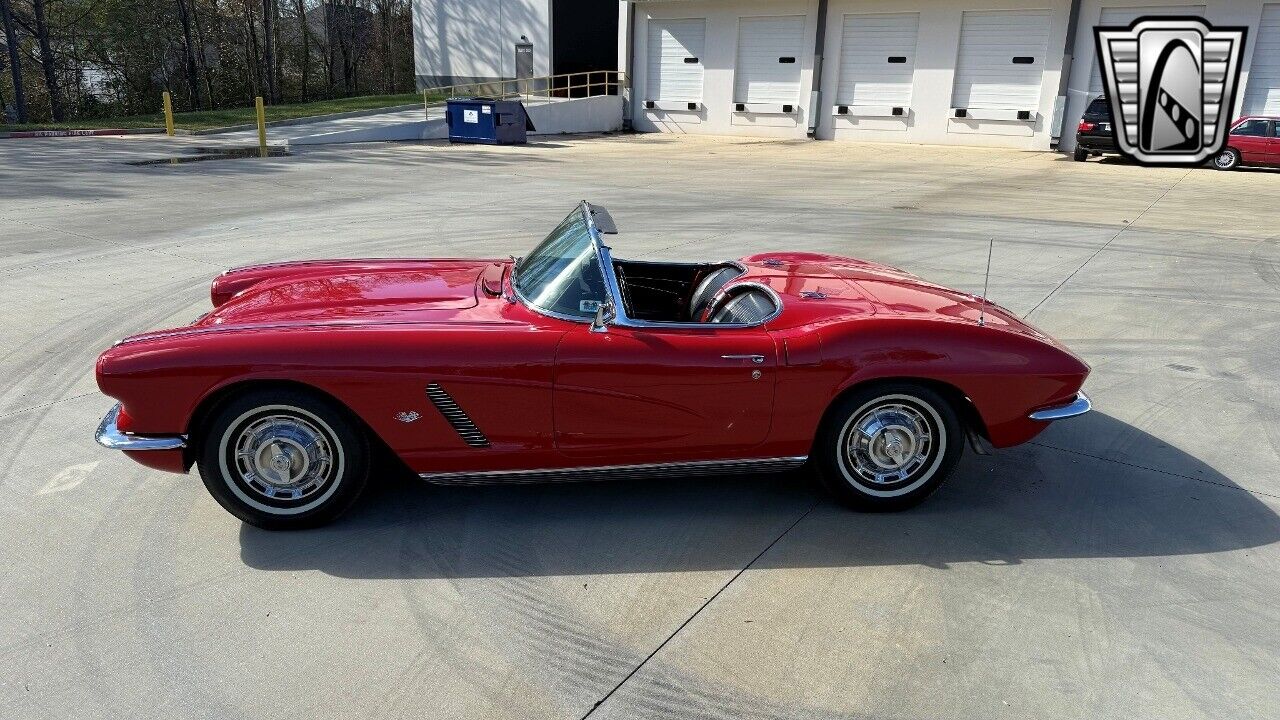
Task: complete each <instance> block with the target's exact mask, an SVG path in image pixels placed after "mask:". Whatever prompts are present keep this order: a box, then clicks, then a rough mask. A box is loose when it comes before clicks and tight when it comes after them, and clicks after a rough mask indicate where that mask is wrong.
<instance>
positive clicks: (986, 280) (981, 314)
mask: <svg viewBox="0 0 1280 720" xmlns="http://www.w3.org/2000/svg"><path fill="white" fill-rule="evenodd" d="M995 247H996V239H995V236H992V237H989V238H987V274H986V275H985V276H983V278H982V305H981V306H980V307H979V309H978V327H982V326H984V325H986V324H987V288H988V287H989V286H990V284H991V251H992V250H995Z"/></svg>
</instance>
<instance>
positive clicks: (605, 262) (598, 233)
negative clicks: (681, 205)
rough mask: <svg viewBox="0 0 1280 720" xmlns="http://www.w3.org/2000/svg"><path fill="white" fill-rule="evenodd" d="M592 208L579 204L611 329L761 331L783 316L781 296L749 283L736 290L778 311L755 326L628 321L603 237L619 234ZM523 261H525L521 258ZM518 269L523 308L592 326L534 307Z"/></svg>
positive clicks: (513, 274)
mask: <svg viewBox="0 0 1280 720" xmlns="http://www.w3.org/2000/svg"><path fill="white" fill-rule="evenodd" d="M593 207H595V206H593V205H592V204H591V203H589V202H587V201H586V200H583V201H581V202H580V203H579V204H578V208H577V211H578V212H580V213H582V215H583V217H584V218H585V219H586V223H587V233H588V235H589V236H590V239H591V246H592V249H593V250H594V251H595V254H596V263H597V265H598V266H599V269H600V274H601V275H603V276H604V286H605V292H606V293H607V294H608V296H609V297H608V302H609V303H610V304H611V305H612V306H613V315H614V317H613V320H612V321H611V322H610V323H609V325H610V326H616V327H626V328H635V329H639V328H645V329H651V330H666V329H686V330H704V331H714V330H731V329H742V328H753V327H760V326H762V325H764V324H766V323H768V322H770V321H771V320H773V319H774V318H776V317H778V316H779V315H781V314H782V298H780V297H779V296H778V293H777V292H775V291H774V289H773V288H771V287H769V286H768V285H765V284H763V283H759V282H755V281H747V282H739V283H735V284H734V287H751V288H755V289H758V290H760V291H762V292H764V293H767V294H768V295H769V297H770V299H771V300H773V305H774V308H775V309H774V311H773V313H771V314H770V315H769V316H768V317H766V318H764V319H762V320H761V321H760V322H755V323H703V322H656V321H653V320H637V319H635V318H632V317H629V316H628V315H627V309H626V305H625V303H623V302H622V286H621V285H620V284H619V282H618V274H617V271H616V269H615V268H614V266H613V250H612V248H610V247H609V246H608V245H606V244H605V242H604V235H605V234H606V232H607V233H609V234H613V233H616V232H617V230H616V228H614V227H613V226H612V222H613V220H612V218H611V217H610V218H609V220H608V222H609V223H610V225H609V227H608V228H607V229H605V230H602V229H601V228H600V226H599V225H597V223H596V220H595V217H594V215H593V213H592V208H593ZM600 210H601V211H604V208H600ZM604 212H605V213H606V217H608V216H607V211H604ZM525 257H526V258H527V257H528V256H525ZM521 259H522V260H523V259H525V258H521ZM730 264H732V265H735V266H737V267H739V268H742V270H743V272H745V271H746V268H745V267H743V266H742V264H741V263H739V262H736V261H731V263H730ZM517 269H518V268H517V267H516V263H514V262H513V263H512V265H511V280H510V282H511V292H512V293H513V294H514V295H515V297H516V298H517V299H518V300H519V301H520V304H521V305H523V306H524V307H526V308H528V309H529V310H531V311H533V312H536V313H538V314H539V315H545V316H547V317H550V318H555V319H557V320H564V321H567V322H573V323H579V324H581V325H590V324H591V323H592V320H593V318H589V317H579V316H576V315H568V314H566V313H561V312H556V311H555V310H548V309H546V308H542V307H539V306H537V305H535V304H534V303H533V302H531V301H530V300H529V298H527V297H525V295H524V293H522V292H520V289H519V288H518V287H517V286H516V282H515V278H516V270H517ZM723 292H724V291H723V290H722V291H720V293H717V297H718V296H719V295H720V294H723Z"/></svg>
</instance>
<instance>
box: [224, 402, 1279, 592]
mask: <svg viewBox="0 0 1280 720" xmlns="http://www.w3.org/2000/svg"><path fill="white" fill-rule="evenodd" d="M1072 422H1076V423H1090V424H1091V425H1090V426H1089V427H1088V428H1081V430H1087V432H1083V433H1079V434H1076V433H1073V434H1071V435H1070V436H1069V437H1094V438H1097V437H1107V436H1118V435H1122V436H1123V437H1124V438H1125V444H1124V446H1125V458H1126V459H1125V460H1124V462H1116V461H1109V460H1103V459H1100V458H1098V457H1093V456H1092V455H1093V454H1094V453H1090V451H1089V450H1088V449H1086V448H1072V449H1071V450H1064V449H1057V448H1054V447H1049V446H1048V445H1047V444H1040V443H1034V444H1028V445H1024V446H1022V447H1019V448H1013V449H1009V450H1003V451H997V454H996V455H994V456H990V457H983V456H977V455H974V454H973V453H967V454H966V456H965V460H964V461H963V462H962V463H961V464H960V467H959V468H958V469H957V471H956V474H955V475H954V476H953V477H952V478H951V479H950V481H949V482H948V483H947V484H946V485H945V486H944V487H943V489H942V490H941V491H940V492H939V493H938V494H937V495H935V496H934V497H933V498H931V499H929V500H928V501H927V502H926V503H925V504H923V505H921V506H919V507H917V508H915V509H913V510H910V511H907V512H903V513H893V514H879V515H877V514H859V513H855V512H851V511H847V510H844V509H843V508H841V507H839V506H837V505H835V504H834V503H832V502H830V501H828V500H825V499H823V498H822V496H821V495H820V494H819V493H817V492H816V491H814V490H813V489H812V487H811V484H810V483H809V482H807V481H806V479H805V476H803V475H801V474H798V473H797V474H790V475H782V476H779V475H773V476H761V477H739V478H715V479H705V478H704V479H694V478H691V479H686V480H682V479H667V480H649V481H634V482H612V483H595V484H590V483H584V484H567V485H535V486H489V487H478V488H477V487H468V488H463V487H459V488H447V487H433V486H428V485H425V484H421V483H418V482H416V481H413V480H407V479H403V478H399V479H394V480H390V481H383V482H381V483H379V482H378V478H374V479H373V481H374V485H375V487H374V488H372V489H371V491H370V492H369V493H368V494H367V495H366V496H365V498H364V499H363V500H362V501H361V503H359V504H358V505H357V506H356V508H354V509H353V510H352V511H351V513H350V514H348V515H347V516H345V517H343V518H342V519H340V520H339V521H337V522H336V523H334V524H333V525H330V526H328V527H325V528H321V529H318V530H311V531H305V532H295V533H272V532H265V531H262V530H258V529H256V528H253V527H250V526H247V525H246V526H243V527H242V529H241V532H240V543H241V556H242V558H243V560H244V562H245V563H246V564H247V565H248V566H250V567H254V568H258V569H262V570H287V571H294V570H302V569H308V570H320V571H322V572H325V573H328V574H331V575H334V576H339V577H351V578H389V579H392V578H394V579H405V578H469V577H475V578H481V577H513V576H551V575H555V576H560V575H597V574H609V573H633V572H671V571H691V570H694V571H696V570H726V569H738V568H742V567H743V566H745V565H747V564H748V563H750V562H751V561H752V559H753V558H755V557H756V556H757V555H758V554H759V553H760V552H761V550H763V549H764V548H766V547H768V546H769V544H770V543H772V542H773V541H774V540H775V539H777V538H778V537H779V536H780V535H783V534H784V533H785V537H783V538H782V540H781V541H779V542H778V543H777V545H775V546H774V547H773V548H772V549H770V551H769V552H768V553H766V554H765V555H764V556H762V557H760V558H759V560H758V561H757V562H756V564H755V566H754V567H762V568H771V567H781V568H803V567H845V566H867V565H897V564H918V565H925V566H929V567H935V568H946V567H948V566H949V565H951V564H953V563H965V562H975V561H976V562H982V563H996V564H1017V563H1020V562H1022V561H1024V560H1033V559H1053V558H1124V557H1146V556H1166V555H1186V554H1202V553H1216V552H1224V551H1229V550H1238V549H1242V548H1250V547H1257V546H1261V545H1266V544H1269V543H1273V542H1276V541H1277V540H1280V517H1278V516H1277V515H1276V513H1275V512H1274V511H1273V510H1272V509H1271V508H1270V507H1268V506H1267V505H1265V504H1263V503H1262V502H1261V501H1260V500H1259V499H1258V498H1257V497H1255V496H1254V495H1253V494H1251V493H1249V492H1246V491H1244V490H1242V489H1240V488H1239V487H1237V486H1236V485H1235V484H1234V483H1232V482H1231V481H1230V480H1228V479H1227V478H1226V477H1225V476H1223V475H1222V474H1221V473H1218V472H1217V471H1215V470H1214V469H1213V468H1211V467H1209V466H1207V465H1205V464H1204V463H1203V462H1201V461H1200V460H1198V459H1196V458H1194V457H1191V456H1190V455H1186V454H1184V453H1181V452H1180V451H1178V450H1176V449H1173V448H1171V447H1170V446H1169V445H1168V444H1167V443H1164V442H1162V441H1160V440H1159V439H1157V438H1154V437H1152V436H1150V435H1148V434H1146V433H1144V432H1142V431H1140V430H1137V429H1136V428H1133V427H1132V426H1130V425H1127V424H1125V423H1123V422H1120V421H1118V420H1116V419H1114V418H1111V417H1109V416H1107V415H1105V414H1102V413H1098V412H1094V413H1091V414H1090V415H1087V416H1085V417H1083V418H1080V419H1077V420H1073V421H1072ZM1144 457H1151V458H1159V467H1161V468H1163V469H1164V470H1165V471H1163V472H1162V471H1157V470H1152V469H1147V467H1143V466H1144V465H1147V464H1146V463H1143V462H1141V461H1140V459H1141V458H1144ZM806 513H807V514H806ZM802 517H803V521H802V522H799V523H797V522H796V521H797V519H800V518H802ZM793 526H794V527H793ZM788 528H790V530H789V531H788Z"/></svg>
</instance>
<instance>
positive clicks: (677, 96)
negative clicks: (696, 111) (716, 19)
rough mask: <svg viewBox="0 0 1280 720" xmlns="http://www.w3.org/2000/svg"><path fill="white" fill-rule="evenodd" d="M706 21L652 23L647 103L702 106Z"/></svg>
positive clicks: (659, 21)
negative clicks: (689, 103)
mask: <svg viewBox="0 0 1280 720" xmlns="http://www.w3.org/2000/svg"><path fill="white" fill-rule="evenodd" d="M706 37H707V21H706V20H705V19H703V18H686V19H680V20H650V21H649V50H648V52H649V62H648V70H647V71H648V81H647V86H648V87H647V88H646V94H645V99H646V100H653V101H663V100H668V101H676V102H701V100H702V70H703V66H702V50H703V44H704V43H705V41H706Z"/></svg>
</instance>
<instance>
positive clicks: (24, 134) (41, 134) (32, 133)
mask: <svg viewBox="0 0 1280 720" xmlns="http://www.w3.org/2000/svg"><path fill="white" fill-rule="evenodd" d="M153 132H157V130H155V129H152V128H127V129H126V128H108V129H100V130H18V131H15V132H11V133H8V137H10V138H49V137H91V136H95V135H135V134H141V133H153ZM159 132H164V131H163V130H159Z"/></svg>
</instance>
